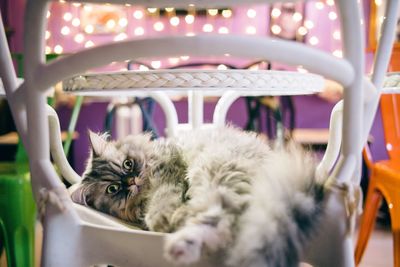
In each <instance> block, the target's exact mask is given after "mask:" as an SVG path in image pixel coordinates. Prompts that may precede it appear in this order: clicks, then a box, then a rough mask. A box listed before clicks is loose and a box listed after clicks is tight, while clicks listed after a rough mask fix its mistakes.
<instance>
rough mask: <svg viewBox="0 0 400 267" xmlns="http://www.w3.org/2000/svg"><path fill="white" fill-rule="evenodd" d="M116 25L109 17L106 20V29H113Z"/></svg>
mask: <svg viewBox="0 0 400 267" xmlns="http://www.w3.org/2000/svg"><path fill="white" fill-rule="evenodd" d="M116 25H117V23H116V22H115V20H113V19H109V20H107V22H106V27H107V28H108V29H113V28H115V26H116Z"/></svg>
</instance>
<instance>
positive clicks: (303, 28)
mask: <svg viewBox="0 0 400 267" xmlns="http://www.w3.org/2000/svg"><path fill="white" fill-rule="evenodd" d="M297 32H298V33H299V34H300V35H302V36H304V35H306V34H307V33H308V30H307V28H306V27H304V26H301V27H299V29H298V30H297Z"/></svg>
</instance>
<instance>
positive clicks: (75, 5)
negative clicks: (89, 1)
mask: <svg viewBox="0 0 400 267" xmlns="http://www.w3.org/2000/svg"><path fill="white" fill-rule="evenodd" d="M72 5H73V6H74V7H80V6H81V5H82V4H81V3H72Z"/></svg>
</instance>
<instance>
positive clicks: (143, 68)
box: [139, 65, 149, 71]
mask: <svg viewBox="0 0 400 267" xmlns="http://www.w3.org/2000/svg"><path fill="white" fill-rule="evenodd" d="M139 70H141V71H147V70H149V68H148V67H147V66H145V65H139Z"/></svg>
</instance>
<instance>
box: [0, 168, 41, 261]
mask: <svg viewBox="0 0 400 267" xmlns="http://www.w3.org/2000/svg"><path fill="white" fill-rule="evenodd" d="M34 203H35V202H34V200H33V195H32V190H31V183H30V177H29V168H28V166H27V165H26V164H16V163H14V162H10V163H5V162H2V163H0V242H1V245H2V246H3V247H4V248H5V250H6V256H7V263H8V267H30V266H34V254H35V251H34V241H35V220H36V208H35V204H34Z"/></svg>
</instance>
